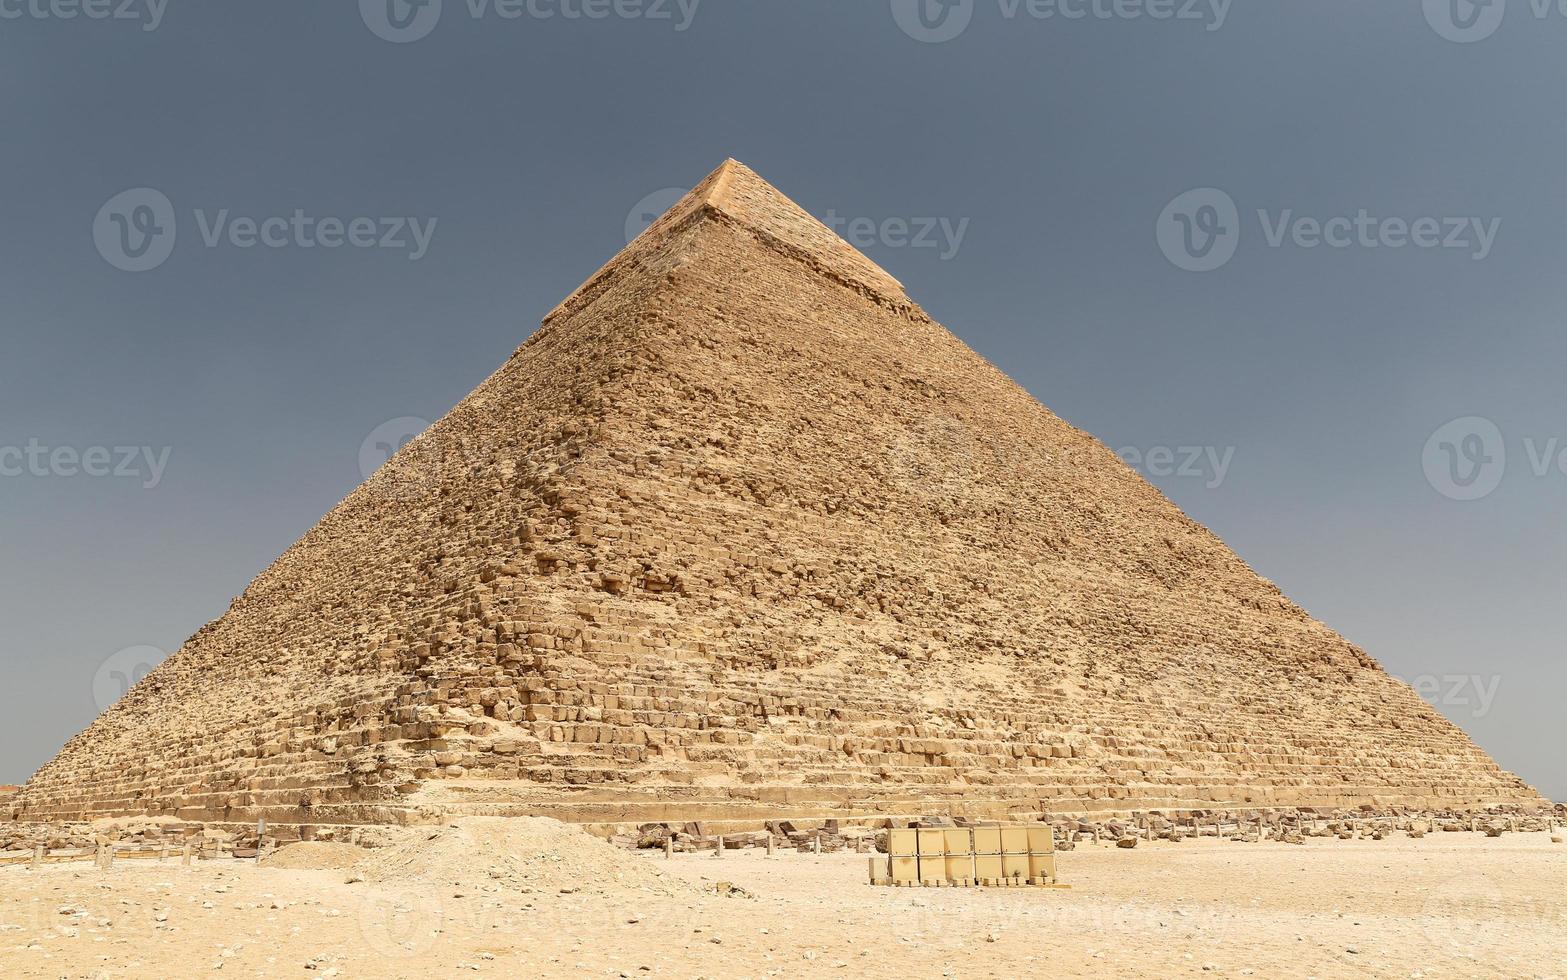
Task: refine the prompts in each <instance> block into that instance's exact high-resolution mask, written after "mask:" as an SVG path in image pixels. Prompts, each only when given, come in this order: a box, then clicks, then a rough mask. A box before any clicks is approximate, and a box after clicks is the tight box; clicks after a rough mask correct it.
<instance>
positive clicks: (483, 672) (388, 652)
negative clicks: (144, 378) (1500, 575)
mask: <svg viewBox="0 0 1567 980" xmlns="http://www.w3.org/2000/svg"><path fill="white" fill-rule="evenodd" d="M1538 802H1540V801H1539V798H1538V797H1537V795H1536V794H1535V792H1534V791H1533V790H1532V789H1530V788H1529V787H1527V786H1525V785H1524V784H1523V783H1522V782H1521V781H1520V780H1519V779H1517V778H1516V777H1515V776H1513V775H1511V774H1509V773H1506V772H1503V771H1501V770H1500V769H1499V768H1498V767H1497V766H1496V764H1495V763H1494V762H1493V761H1492V760H1491V759H1490V758H1489V757H1487V756H1486V755H1485V754H1484V753H1483V752H1481V751H1480V750H1479V749H1478V748H1477V747H1476V746H1475V745H1474V744H1473V743H1472V742H1471V741H1470V740H1469V739H1468V738H1467V737H1466V736H1465V735H1464V734H1463V732H1461V731H1460V730H1459V729H1457V728H1455V727H1454V726H1453V725H1451V724H1450V723H1448V722H1447V721H1445V720H1444V719H1443V718H1441V717H1440V716H1439V715H1438V714H1437V713H1435V712H1434V711H1433V710H1432V709H1431V708H1429V707H1428V706H1427V705H1426V704H1424V703H1423V702H1422V701H1421V700H1420V699H1419V698H1418V697H1417V696H1416V695H1415V694H1414V693H1413V692H1412V691H1411V690H1410V689H1409V688H1408V687H1406V686H1405V685H1403V684H1401V683H1399V682H1398V681H1395V680H1394V679H1392V678H1391V677H1389V676H1388V675H1387V674H1386V673H1384V672H1383V671H1382V669H1381V668H1380V667H1378V665H1377V664H1376V663H1375V662H1373V661H1372V660H1371V659H1370V658H1368V657H1367V656H1366V655H1365V654H1364V653H1362V652H1361V651H1359V650H1357V649H1356V648H1354V647H1352V646H1350V645H1349V644H1348V643H1346V642H1345V641H1344V640H1343V639H1341V638H1340V637H1339V636H1337V635H1336V634H1335V633H1333V632H1332V631H1331V630H1329V629H1328V628H1327V627H1325V626H1323V625H1322V624H1320V623H1317V622H1315V621H1314V620H1312V619H1311V618H1310V617H1309V616H1307V615H1306V614H1305V613H1304V612H1303V611H1302V610H1301V609H1299V608H1298V607H1296V606H1295V605H1294V604H1292V603H1291V602H1290V601H1289V600H1288V599H1286V598H1285V597H1284V596H1282V595H1281V594H1280V593H1279V592H1278V591H1277V590H1276V589H1275V588H1274V587H1273V586H1272V585H1271V584H1270V583H1268V582H1266V581H1264V580H1262V579H1261V578H1259V577H1258V576H1257V575H1256V574H1254V573H1253V572H1252V571H1251V570H1250V569H1249V568H1248V567H1247V566H1246V565H1245V564H1244V563H1243V562H1242V561H1241V560H1240V559H1239V558H1237V557H1236V556H1235V555H1234V554H1232V553H1231V552H1230V551H1229V550H1228V549H1227V548H1226V547H1225V546H1224V545H1223V543H1221V542H1220V541H1219V540H1218V539H1216V538H1215V537H1214V536H1213V535H1212V534H1210V533H1209V532H1208V531H1206V530H1205V529H1203V528H1202V527H1200V526H1198V525H1197V524H1195V523H1193V522H1192V521H1190V520H1189V519H1187V518H1186V517H1185V516H1184V515H1182V514H1181V513H1180V512H1179V511H1178V510H1177V509H1176V508H1175V507H1174V506H1173V505H1171V504H1170V503H1169V501H1167V500H1166V499H1165V498H1164V497H1163V496H1161V495H1160V494H1159V493H1158V492H1157V491H1156V490H1154V489H1153V488H1152V487H1150V486H1149V485H1148V484H1147V483H1145V482H1144V481H1143V480H1142V479H1141V478H1140V477H1138V476H1137V475H1136V474H1135V473H1133V472H1132V471H1131V470H1129V469H1128V468H1127V467H1126V466H1124V465H1123V464H1122V463H1121V461H1120V460H1119V459H1117V458H1116V456H1115V455H1114V454H1113V453H1111V452H1110V451H1109V450H1108V449H1107V448H1106V447H1104V446H1103V445H1101V444H1100V443H1098V442H1097V441H1095V440H1094V439H1092V438H1091V437H1089V436H1087V435H1085V434H1084V433H1082V432H1079V431H1078V430H1076V429H1074V428H1072V427H1071V426H1069V425H1067V424H1066V423H1064V422H1062V421H1061V420H1060V419H1058V418H1057V417H1056V416H1054V415H1053V414H1051V413H1050V412H1049V411H1048V410H1047V409H1045V408H1044V407H1042V406H1041V405H1040V404H1039V403H1038V402H1036V401H1035V400H1034V399H1033V398H1032V397H1030V396H1029V394H1028V393H1027V392H1025V391H1023V390H1022V389H1021V388H1019V387H1018V386H1017V385H1016V384H1014V383H1013V382H1011V381H1010V380H1008V379H1007V378H1006V377H1005V376H1004V375H1003V374H1001V373H1000V372H999V371H997V370H996V369H995V368H993V367H992V366H991V365H989V364H987V363H986V362H985V361H984V360H982V359H981V358H980V357H979V356H977V355H976V354H974V353H973V352H972V351H970V350H969V349H968V348H967V347H966V346H964V345H963V343H962V342H960V341H959V340H957V339H956V338H955V337H953V336H952V335H951V334H950V333H948V332H947V331H946V330H945V329H943V328H942V327H941V326H939V325H938V324H936V323H934V322H932V321H931V320H930V318H929V317H927V316H926V315H925V314H924V313H923V312H922V311H921V310H920V309H919V308H918V307H917V306H916V305H914V304H913V303H912V302H911V301H910V300H909V299H908V298H907V297H906V296H905V295H904V292H903V289H902V287H901V286H900V285H899V284H898V283H897V282H896V281H895V280H893V279H892V278H891V277H890V276H888V275H887V274H886V273H885V272H883V271H881V270H880V269H878V268H877V267H876V266H875V265H874V264H872V263H871V262H869V261H868V260H867V259H865V258H864V257H863V256H861V255H860V254H859V253H857V252H855V251H854V250H853V249H852V248H850V247H849V246H848V245H847V244H845V243H843V242H842V241H840V240H839V239H837V238H836V237H834V236H833V235H832V234H831V233H830V232H829V231H828V230H827V229H826V228H825V227H823V226H822V225H820V224H819V223H818V222H816V221H815V220H814V219H812V218H810V217H809V216H808V215H807V214H805V213H804V212H803V211H801V210H800V209H799V208H798V207H796V206H795V205H794V204H792V203H791V202H790V201H788V200H787V199H785V198H784V197H783V196H782V195H780V194H779V193H778V192H777V191H775V190H773V189H772V188H771V187H770V186H768V185H767V184H766V183H765V182H763V181H762V180H761V179H760V178H759V177H757V176H756V175H755V174H754V173H752V172H751V171H749V170H747V169H746V168H744V167H743V166H740V165H738V164H735V163H732V162H731V163H726V164H725V165H724V166H722V167H721V168H719V170H718V171H716V172H715V173H714V174H713V175H712V176H710V177H708V178H707V180H706V181H704V182H703V183H702V184H701V185H700V186H699V187H698V188H697V189H696V190H695V191H693V192H692V193H691V195H690V196H688V197H687V198H686V199H685V200H684V201H683V202H682V203H681V204H679V205H677V206H676V207H675V208H674V209H673V210H672V211H671V212H670V213H669V214H667V215H665V216H664V217H663V218H662V219H660V220H659V221H658V222H657V223H656V224H654V225H653V227H651V228H650V229H649V230H648V231H647V232H646V233H645V234H644V235H643V236H642V237H640V238H639V239H638V240H637V241H636V242H634V243H633V244H632V245H631V246H630V247H629V248H628V249H627V250H626V251H625V252H624V253H622V254H621V255H620V256H618V257H617V258H616V259H615V260H614V261H612V262H611V263H610V264H609V265H608V266H606V267H605V268H604V269H603V270H602V271H600V272H599V273H598V274H597V275H595V276H594V277H593V278H592V279H591V280H589V282H588V283H587V284H585V285H584V286H583V287H582V288H581V289H580V290H578V291H577V293H575V294H574V295H573V296H572V297H570V298H569V299H567V300H566V301H565V302H564V303H563V304H562V305H561V306H560V307H559V308H557V309H556V310H555V311H554V312H553V313H551V314H550V316H549V317H548V318H547V319H546V320H545V323H544V326H543V328H542V329H541V330H539V331H538V332H537V333H536V334H535V335H534V336H533V337H531V338H530V339H529V340H528V341H527V343H525V344H524V345H523V346H522V347H521V349H519V350H518V351H517V353H516V354H515V355H514V356H513V357H512V358H511V359H510V360H509V361H508V362H507V363H506V364H505V365H504V366H503V367H502V368H501V369H500V370H499V371H498V372H497V373H496V374H495V375H494V376H493V377H491V378H490V379H489V380H487V381H486V382H485V383H484V384H483V385H481V386H480V387H479V389H478V390H477V391H475V392H474V393H473V394H472V395H470V396H469V397H468V398H467V399H465V400H464V401H463V402H462V403H461V404H460V405H458V406H457V408H456V409H454V410H453V411H452V413H451V414H450V415H448V416H447V417H446V418H444V419H442V420H441V421H440V422H439V423H438V424H436V425H435V426H434V427H433V428H432V429H431V430H430V431H429V432H427V433H426V434H425V435H424V436H422V437H420V438H419V439H417V440H415V441H414V442H413V443H411V444H410V445H409V446H408V447H407V448H406V449H404V450H403V451H402V452H401V453H399V454H398V455H397V456H396V457H395V458H394V459H393V460H392V461H391V462H390V463H388V464H387V465H386V466H385V467H384V468H383V469H382V470H381V471H380V472H378V473H377V474H376V475H375V476H374V477H372V478H371V479H370V480H369V481H368V482H366V484H365V485H364V486H362V487H361V488H359V489H358V490H356V491H355V492H354V493H353V495H352V496H350V497H349V498H348V499H347V500H346V501H344V502H343V503H342V504H341V505H340V506H339V507H338V508H337V509H335V510H334V511H333V512H332V513H331V514H329V515H328V516H327V517H326V519H325V520H323V521H322V522H321V524H320V525H319V526H318V527H317V528H315V529H314V530H313V531H311V532H310V533H309V534H308V535H306V536H305V538H304V539H303V540H301V541H300V542H299V543H298V544H296V545H295V546H294V547H293V548H291V549H290V550H289V551H288V552H287V553H286V554H284V555H283V557H282V558H281V559H279V560H278V562H277V563H276V564H275V565H274V566H273V567H272V568H270V569H269V570H267V571H266V572H265V573H264V574H263V575H261V577H259V578H258V579H257V580H256V581H255V582H254V583H253V584H252V586H251V587H250V588H249V589H248V590H247V591H246V592H245V594H244V595H243V596H241V597H240V598H239V599H237V600H236V601H235V602H234V604H233V606H232V608H231V609H230V610H229V611H228V612H227V613H226V614H225V615H224V616H223V617H221V618H220V619H219V620H217V621H216V622H214V623H212V624H211V625H209V626H207V627H206V628H205V629H203V630H202V631H201V632H200V633H198V634H197V635H196V636H195V637H193V638H192V639H191V640H190V641H189V642H188V643H187V644H186V645H185V647H184V648H183V649H181V650H180V651H179V652H178V653H177V654H176V655H175V656H174V657H172V658H171V659H170V661H169V662H168V663H167V664H165V665H164V666H163V667H162V668H160V669H159V670H157V671H156V672H155V673H153V674H152V675H151V676H149V677H148V678H147V679H146V680H145V681H144V682H143V683H142V684H140V685H138V686H137V687H136V688H135V689H134V690H133V691H132V692H131V693H130V694H129V695H128V696H126V697H125V698H124V699H123V700H122V701H121V702H120V703H119V704H117V705H115V706H114V707H113V708H111V709H110V710H109V711H107V712H105V714H104V715H103V716H102V717H101V718H99V719H98V720H97V721H96V722H95V723H94V724H93V726H92V727H91V728H89V729H88V730H87V731H86V732H84V733H82V734H81V735H79V736H78V737H76V738H75V739H73V740H72V741H71V742H70V743H69V744H68V745H67V746H66V747H65V749H64V751H62V753H61V754H60V756H59V757H58V758H57V759H55V760H54V761H53V762H51V763H49V764H48V765H47V766H45V767H44V768H43V769H42V770H40V771H39V773H38V774H37V775H36V776H35V777H34V778H33V779H32V781H31V782H30V783H29V784H28V785H27V786H26V787H25V789H24V791H23V793H22V795H21V802H20V807H21V813H22V815H23V817H24V818H26V819H40V818H79V817H90V816H99V815H109V814H127V813H136V814H140V813H152V814H170V815H179V816H183V817H187V818H194V819H206V820H219V821H221V820H231V821H247V822H248V821H253V820H254V819H256V818H257V817H258V816H265V817H267V819H268V820H269V821H270V822H271V823H272V824H273V825H277V824H315V823H338V822H369V821H402V820H410V819H423V818H435V817H438V816H440V815H442V814H448V813H453V812H468V813H544V814H549V815H553V816H559V817H562V818H564V819H568V820H577V821H582V822H622V821H640V820H645V819H646V820H652V819H715V820H723V819H732V820H737V821H749V820H755V819H760V818H767V817H779V816H794V817H809V816H851V815H866V814H874V813H882V814H905V815H906V814H919V813H932V812H950V813H963V814H970V815H975V816H991V815H1000V814H1007V813H1012V814H1025V813H1036V812H1041V811H1049V812H1056V813H1063V812H1073V811H1085V810H1103V809H1118V810H1127V809H1146V808H1186V807H1252V806H1275V805H1286V806H1287V805H1323V806H1331V805H1354V804H1360V803H1377V804H1383V805H1395V804H1397V805H1409V806H1416V807H1430V808H1435V807H1453V806H1467V805H1476V804H1494V803H1528V804H1533V803H1538Z"/></svg>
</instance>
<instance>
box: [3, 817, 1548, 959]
mask: <svg viewBox="0 0 1567 980" xmlns="http://www.w3.org/2000/svg"><path fill="white" fill-rule="evenodd" d="M486 833H487V832H486V831H479V832H478V833H477V837H478V838H479V839H481V841H482V839H483V838H484V836H485V834H486ZM533 833H534V832H533V831H530V832H529V834H533ZM452 841H453V838H452V837H450V836H448V837H447V838H445V839H444V840H442V841H441V842H439V843H438V845H437V846H435V847H432V848H427V849H425V850H424V851H423V852H422V856H420V854H418V853H416V851H414V850H404V851H401V852H399V851H397V850H395V849H392V850H387V851H383V852H381V854H380V855H378V857H379V858H387V859H388V860H386V861H385V862H384V863H385V866H386V867H387V868H388V870H387V871H386V873H385V877H386V880H385V881H375V880H367V881H359V882H355V883H349V882H347V881H346V880H345V878H347V877H351V875H345V873H344V872H343V871H341V870H320V871H308V870H292V869H285V868H268V867H261V868H258V867H256V866H255V865H254V864H250V863H245V864H241V863H237V862H200V863H198V866H197V867H196V868H194V869H193V870H190V871H182V870H181V869H180V868H179V867H178V866H177V864H176V863H174V862H171V863H169V864H165V865H161V866H160V865H157V864H143V863H139V862H138V863H131V862H126V863H122V864H119V865H117V866H116V867H115V868H113V869H112V870H110V871H109V872H107V873H100V872H97V871H95V870H93V869H92V868H91V867H90V866H88V865H75V866H72V865H55V866H48V867H45V868H43V869H41V870H40V871H37V872H30V871H27V870H24V869H20V868H6V869H0V973H3V974H4V975H5V976H6V977H27V978H33V977H39V978H43V977H47V978H51V980H52V978H58V977H149V976H158V977H176V978H177V977H197V976H202V977H206V976H212V975H213V971H214V970H216V969H218V968H221V970H222V976H223V977H235V976H242V977H338V978H346V977H375V978H381V977H428V976H439V977H452V976H467V975H470V974H473V975H478V976H494V977H507V978H511V977H519V976H582V977H589V976H594V977H606V976H607V977H616V976H628V977H642V976H647V977H681V978H691V977H708V978H715V980H716V978H731V977H767V976H775V977H820V976H846V977H849V976H852V977H889V978H890V977H965V978H967V977H981V978H985V977H995V978H1001V977H1007V978H1012V977H1028V976H1038V977H1043V976H1050V977H1057V976H1066V977H1089V976H1101V977H1102V976H1117V977H1172V976H1237V977H1238V976H1256V977H1267V978H1306V977H1322V978H1329V977H1400V978H1412V977H1430V978H1437V977H1496V976H1507V977H1531V976H1532V977H1562V976H1564V975H1567V966H1564V963H1567V905H1564V899H1563V896H1564V895H1567V846H1563V845H1553V844H1552V843H1551V842H1550V840H1549V838H1548V836H1547V835H1545V834H1517V835H1511V834H1510V835H1506V836H1503V837H1501V838H1499V839H1494V840H1491V839H1487V838H1485V837H1483V836H1480V835H1474V834H1434V835H1431V836H1429V837H1427V838H1425V839H1423V840H1409V839H1407V838H1404V837H1402V836H1399V837H1397V838H1394V839H1389V840H1387V841H1380V842H1377V841H1370V840H1357V841H1338V840H1315V839H1314V840H1311V841H1309V842H1308V843H1307V844H1305V845H1304V846H1291V845H1286V844H1273V843H1267V844H1238V843H1228V842H1225V843H1219V842H1201V843H1198V842H1186V843H1182V844H1168V843H1162V842H1161V843H1158V844H1155V845H1151V846H1150V845H1144V846H1141V847H1138V848H1137V849H1136V850H1131V851H1124V850H1117V849H1114V848H1110V847H1102V848H1101V847H1094V846H1091V845H1090V846H1080V847H1079V848H1078V849H1077V850H1075V851H1072V852H1069V853H1064V854H1062V855H1061V872H1062V877H1063V880H1064V881H1068V882H1071V883H1072V884H1073V885H1074V887H1073V888H1072V889H1071V890H1069V891H1045V890H1034V889H1007V890H984V891H975V890H968V889H890V888H873V887H871V886H870V885H868V884H866V883H865V882H864V880H863V879H864V875H865V858H864V857H863V856H859V855H846V854H839V855H828V856H823V857H819V858H817V857H811V856H808V855H800V854H794V853H788V854H784V853H780V854H779V855H778V856H776V857H774V858H767V857H765V856H764V855H763V854H761V853H757V852H744V853H742V852H731V853H728V854H726V855H725V856H724V857H723V858H722V859H721V860H715V859H714V858H712V857H711V856H709V855H703V856H696V855H677V856H676V858H675V859H674V860H672V861H667V862H666V861H665V860H664V858H663V857H662V856H661V855H659V854H657V853H650V854H624V855H616V858H617V860H616V861H615V862H614V863H615V864H618V865H621V867H620V868H619V870H618V874H616V873H612V874H611V875H610V876H609V877H608V878H606V877H605V876H604V874H603V869H602V868H600V869H599V870H597V871H595V870H592V869H591V867H590V869H589V871H588V872H587V873H585V874H584V875H582V876H579V878H578V880H577V884H576V886H573V885H563V886H561V887H563V888H567V889H570V888H573V887H576V888H577V890H576V891H568V892H566V893H562V892H561V891H560V890H559V889H554V890H543V889H535V890H534V891H532V892H522V891H520V890H518V889H517V888H515V887H512V886H511V885H509V884H506V883H503V882H501V881H499V880H496V879H490V880H489V881H484V880H482V879H481V880H479V881H478V882H477V884H478V885H479V888H470V887H468V886H467V885H450V884H444V883H442V881H443V879H444V878H445V877H447V876H448V875H449V874H450V872H451V871H452V869H453V868H454V867H457V868H460V867H464V866H470V867H471V866H473V865H474V864H475V862H472V861H466V860H464V861H457V862H455V863H454V862H451V861H446V860H444V859H442V858H440V857H439V856H440V855H441V854H443V853H445V854H449V853H451V848H450V845H451V843H452ZM590 843H596V842H590ZM580 844H581V841H580V840H577V841H574V842H573V847H576V846H579V845H580ZM595 850H596V849H595V848H586V849H584V850H582V851H576V850H572V851H569V852H568V853H573V854H575V853H585V854H588V855H589V856H590V860H596V858H594V857H592V855H593V853H594V851H595ZM398 853H400V854H401V855H402V857H403V858H410V857H416V856H419V857H420V859H419V860H418V861H409V862H402V861H392V860H390V857H391V855H393V854H398ZM597 853H598V856H599V857H602V856H603V852H602V851H598V852H597ZM535 857H536V856H535ZM529 860H531V859H530V858H526V857H525V858H524V859H523V865H522V867H523V868H524V869H526V868H528V867H529V865H528V861H529ZM562 863H563V864H568V863H569V862H562ZM552 864H553V862H552ZM397 868H401V869H402V870H400V871H399V870H395V869H397ZM432 868H433V869H436V870H435V872H434V873H433V874H432V873H431V869H432ZM666 869H667V874H668V875H669V876H671V877H672V879H674V880H675V881H678V882H680V883H683V885H685V886H689V888H688V889H687V888H683V889H682V890H681V891H680V892H679V893H678V894H660V893H659V892H658V891H656V890H650V888H649V887H648V886H647V884H646V883H647V882H648V881H649V880H651V881H654V882H660V883H662V884H660V885H658V886H655V887H662V888H665V889H667V888H668V886H669V884H670V882H669V881H667V880H666V879H665V878H664V876H663V875H662V874H661V875H659V876H656V877H654V878H652V879H648V878H644V877H643V875H644V874H651V872H653V871H659V872H665V871H666ZM550 873H551V875H554V874H556V873H564V872H562V871H560V870H559V869H558V868H557V869H554V870H552V871H551V872H550ZM459 877H461V876H459ZM518 880H519V881H522V880H523V879H522V878H519V879H518ZM558 880H570V878H569V876H568V877H567V878H565V879H557V878H554V877H551V878H550V879H549V883H550V884H552V885H553V884H555V883H556V881H558ZM536 881H537V883H538V884H541V885H542V884H544V881H545V879H544V878H543V877H540V878H537V879H536ZM721 881H723V882H733V883H735V884H737V885H739V886H741V887H742V888H744V889H745V890H747V891H749V892H751V893H753V894H754V895H755V896H756V897H755V898H754V899H750V898H744V897H722V896H720V895H719V894H717V893H716V892H714V891H711V890H703V889H712V887H713V886H714V885H716V884H717V883H718V882H721ZM627 882H641V884H628V883H627ZM524 887H528V886H526V885H524Z"/></svg>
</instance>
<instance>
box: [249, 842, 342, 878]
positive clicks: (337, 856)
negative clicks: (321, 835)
mask: <svg viewBox="0 0 1567 980" xmlns="http://www.w3.org/2000/svg"><path fill="white" fill-rule="evenodd" d="M368 854H369V852H368V851H366V850H365V849H364V848H362V847H358V846H356V845H353V844H339V843H337V842H335V841H300V842H299V843H297V844H290V845H288V846H287V847H283V848H280V849H279V850H277V851H275V852H274V853H272V854H269V855H267V856H266V857H265V858H263V859H262V861H261V866H262V867H263V868H284V869H288V870H292V871H340V870H342V869H344V868H351V867H353V866H354V865H356V864H358V863H359V862H360V861H363V860H364V859H365V857H366V856H367V855H368Z"/></svg>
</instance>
